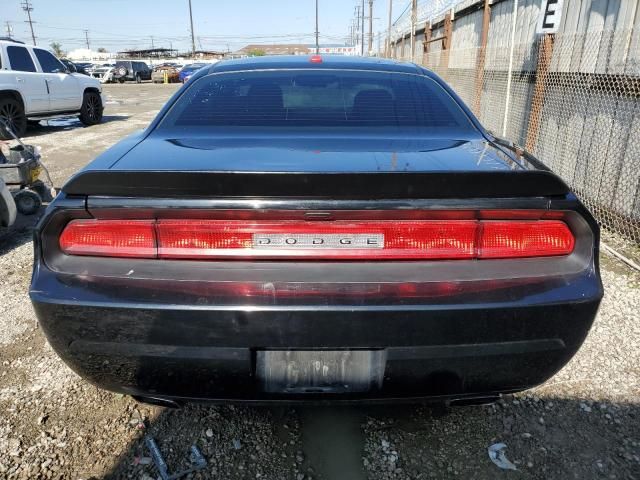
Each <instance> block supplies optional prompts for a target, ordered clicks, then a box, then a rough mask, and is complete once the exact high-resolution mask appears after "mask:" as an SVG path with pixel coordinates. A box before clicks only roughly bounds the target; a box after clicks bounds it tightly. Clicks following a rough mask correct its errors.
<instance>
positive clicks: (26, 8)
mask: <svg viewBox="0 0 640 480" xmlns="http://www.w3.org/2000/svg"><path fill="white" fill-rule="evenodd" d="M21 5H22V10H24V11H25V12H27V17H28V18H29V20H28V23H29V27H30V28H31V39H32V40H33V44H34V45H36V35H35V33H33V24H34V23H35V22H34V21H33V20H32V19H31V12H32V11H33V7H32V6H31V3H29V0H25V1H24V2H22V3H21Z"/></svg>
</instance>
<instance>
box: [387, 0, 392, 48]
mask: <svg viewBox="0 0 640 480" xmlns="http://www.w3.org/2000/svg"><path fill="white" fill-rule="evenodd" d="M392 11H393V0H389V28H388V29H387V42H386V43H387V44H386V50H387V55H386V57H387V58H391V21H392V18H393V17H392Z"/></svg>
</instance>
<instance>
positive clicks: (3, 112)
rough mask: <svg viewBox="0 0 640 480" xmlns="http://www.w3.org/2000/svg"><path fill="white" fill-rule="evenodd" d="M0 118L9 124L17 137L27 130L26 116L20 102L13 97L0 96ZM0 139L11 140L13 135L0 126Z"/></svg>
mask: <svg viewBox="0 0 640 480" xmlns="http://www.w3.org/2000/svg"><path fill="white" fill-rule="evenodd" d="M0 118H2V120H4V121H5V123H7V124H8V125H9V128H11V129H12V130H13V133H15V134H16V135H17V136H18V137H22V136H23V135H24V133H25V132H26V131H27V117H26V116H25V114H24V107H23V106H22V103H21V102H19V101H18V100H16V99H15V98H13V97H0ZM0 140H13V136H11V134H10V133H9V132H6V131H5V129H4V128H1V127H0Z"/></svg>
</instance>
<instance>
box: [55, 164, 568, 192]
mask: <svg viewBox="0 0 640 480" xmlns="http://www.w3.org/2000/svg"><path fill="white" fill-rule="evenodd" d="M62 190H63V192H65V193H66V194H67V195H87V196H88V195H93V196H122V197H147V198H148V197H208V198H211V197H218V198H223V197H224V198H230V197H231V198H234V197H236V198H239V197H241V198H256V197H258V198H331V199H381V198H385V199H405V198H482V197H486V198H501V197H502V198H506V197H542V196H544V197H547V196H564V195H566V194H567V193H569V188H568V187H567V185H566V184H565V183H564V182H563V181H562V180H561V179H560V178H558V177H557V176H556V175H554V174H553V173H551V172H549V171H542V170H534V171H494V172H419V173H414V172H381V173H308V172H302V173H290V172H287V173H281V172H211V171H198V172H184V171H113V170H102V171H98V170H88V171H84V172H80V173H79V174H77V175H76V176H74V177H73V178H72V179H71V180H69V182H68V183H67V184H66V185H65V186H64V187H63V189H62Z"/></svg>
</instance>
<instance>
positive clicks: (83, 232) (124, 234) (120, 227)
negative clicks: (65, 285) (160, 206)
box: [60, 220, 157, 258]
mask: <svg viewBox="0 0 640 480" xmlns="http://www.w3.org/2000/svg"><path fill="white" fill-rule="evenodd" d="M154 223H155V222H154V221H153V220H73V221H71V222H69V224H68V225H67V226H66V228H65V229H64V231H63V232H62V235H61V236H60V248H61V249H62V251H63V252H65V253H68V254H70V255H94V256H99V257H138V258H154V257H155V256H156V253H157V252H156V235H155V227H154Z"/></svg>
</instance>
